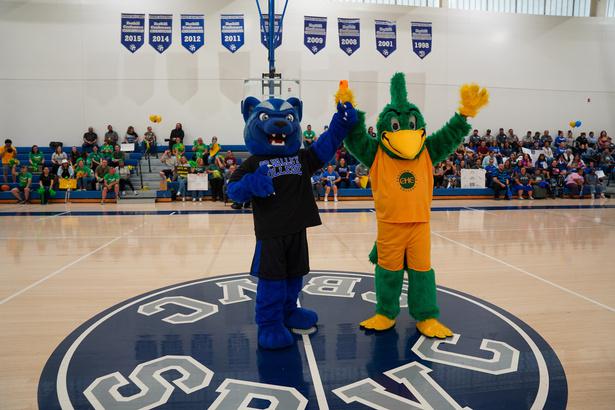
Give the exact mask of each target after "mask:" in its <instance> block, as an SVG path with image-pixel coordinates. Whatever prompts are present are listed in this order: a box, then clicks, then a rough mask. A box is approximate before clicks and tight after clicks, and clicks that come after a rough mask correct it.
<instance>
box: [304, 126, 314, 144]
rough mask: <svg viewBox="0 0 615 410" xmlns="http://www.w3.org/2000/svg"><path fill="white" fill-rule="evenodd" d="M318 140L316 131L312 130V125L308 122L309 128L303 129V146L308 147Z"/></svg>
mask: <svg viewBox="0 0 615 410" xmlns="http://www.w3.org/2000/svg"><path fill="white" fill-rule="evenodd" d="M315 140H316V133H315V132H314V131H312V126H311V125H310V124H308V126H307V130H305V131H303V146H304V147H305V149H308V148H309V147H310V146H311V145H312V144H313V143H314V141H315Z"/></svg>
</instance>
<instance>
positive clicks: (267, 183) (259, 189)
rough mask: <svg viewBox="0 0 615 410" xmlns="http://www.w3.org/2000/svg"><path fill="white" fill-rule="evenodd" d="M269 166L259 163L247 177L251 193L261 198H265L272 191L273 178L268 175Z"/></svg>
mask: <svg viewBox="0 0 615 410" xmlns="http://www.w3.org/2000/svg"><path fill="white" fill-rule="evenodd" d="M268 173H269V168H268V167H267V165H261V166H260V167H259V168H258V169H257V170H256V171H254V173H252V174H251V175H250V177H249V181H247V182H248V184H249V185H248V186H249V187H250V190H251V191H252V195H254V196H258V197H261V198H266V197H268V196H269V195H271V194H273V193H274V189H273V180H272V179H271V177H270V176H269V174H268Z"/></svg>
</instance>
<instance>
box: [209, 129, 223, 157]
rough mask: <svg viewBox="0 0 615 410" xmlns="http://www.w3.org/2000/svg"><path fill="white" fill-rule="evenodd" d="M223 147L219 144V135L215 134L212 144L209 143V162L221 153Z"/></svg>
mask: <svg viewBox="0 0 615 410" xmlns="http://www.w3.org/2000/svg"><path fill="white" fill-rule="evenodd" d="M221 149H222V147H221V146H220V144H218V137H216V136H215V135H214V136H213V137H211V144H209V146H208V147H207V151H208V152H209V159H208V162H214V161H215V159H216V156H218V154H220V150H221Z"/></svg>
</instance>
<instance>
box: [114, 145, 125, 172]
mask: <svg viewBox="0 0 615 410" xmlns="http://www.w3.org/2000/svg"><path fill="white" fill-rule="evenodd" d="M125 160H126V156H125V155H124V153H123V152H122V150H121V147H120V146H119V145H116V146H115V147H113V154H111V166H112V167H117V166H118V165H120V161H125Z"/></svg>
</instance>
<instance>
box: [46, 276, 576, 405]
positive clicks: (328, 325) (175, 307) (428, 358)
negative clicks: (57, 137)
mask: <svg viewBox="0 0 615 410" xmlns="http://www.w3.org/2000/svg"><path fill="white" fill-rule="evenodd" d="M373 289H374V279H373V275H371V274H364V273H351V272H313V273H311V274H310V275H308V276H306V278H305V284H304V287H303V292H302V295H301V299H300V301H301V303H302V304H303V305H305V306H308V307H312V308H315V309H316V310H317V311H318V313H319V316H320V321H319V328H318V331H317V332H316V333H314V334H312V335H296V338H297V344H296V345H295V346H293V347H291V348H288V349H284V350H280V351H266V350H262V349H260V348H258V345H257V342H256V340H257V339H256V325H255V324H254V318H253V317H254V295H255V291H256V279H255V278H253V277H251V276H249V275H248V274H241V275H234V276H224V277H215V278H208V279H203V280H197V281H193V282H189V283H184V284H179V285H174V286H171V287H168V288H164V289H161V290H157V291H154V292H151V293H148V294H145V295H142V296H138V297H135V298H133V299H130V300H128V301H126V302H124V303H121V304H119V305H117V306H114V307H112V308H110V309H108V310H106V311H104V312H102V313H100V314H99V315H97V316H95V317H94V318H92V319H90V320H89V321H87V322H86V323H84V324H83V325H82V326H80V327H79V328H78V329H77V330H75V331H74V332H73V333H72V334H71V335H70V336H68V337H67V338H66V339H65V340H64V341H63V342H62V343H61V344H60V346H58V348H57V349H56V350H55V352H54V353H53V354H52V356H51V357H50V359H49V360H48V362H47V364H46V366H45V368H44V370H43V373H42V375H41V379H40V382H39V391H38V402H39V408H40V409H43V410H47V409H60V408H63V409H71V408H72V409H91V408H96V409H118V408H121V409H152V408H166V409H177V408H181V409H239V408H241V409H265V408H266V409H279V410H288V409H306V408H307V409H319V408H320V409H325V408H329V409H369V408H372V409H426V408H434V409H438V410H439V409H462V408H472V409H481V408H484V409H491V408H495V407H497V408H500V409H524V408H528V409H529V408H532V409H534V408H535V409H541V408H545V409H564V408H565V407H566V400H567V386H566V377H565V375H564V371H563V369H562V366H561V364H560V362H559V360H558V359H557V356H556V355H555V353H554V352H553V350H552V349H551V348H550V347H549V345H548V344H547V343H546V342H545V341H544V340H543V339H542V338H541V337H540V336H539V335H538V334H537V333H536V332H535V331H533V330H532V329H531V328H530V327H529V326H527V325H526V324H524V323H523V322H521V321H520V320H519V319H517V318H515V317H514V316H512V315H510V314H509V313H507V312H505V311H503V310H501V309H500V308H498V307H495V306H493V305H491V304H489V303H487V302H484V301H481V300H479V299H476V298H474V297H472V296H469V295H466V294H463V293H461V292H457V291H454V290H451V289H446V288H438V300H439V303H440V307H441V310H442V312H443V313H442V319H443V321H444V322H445V323H447V324H448V325H450V326H451V327H452V329H453V330H454V332H455V336H454V337H452V338H449V339H446V340H433V339H427V338H425V337H423V336H421V335H420V334H419V333H418V332H417V331H416V329H415V327H414V322H413V321H412V320H411V319H410V318H409V316H408V314H407V311H406V310H405V309H402V313H401V314H400V316H399V319H398V322H397V325H396V327H395V328H393V329H391V330H389V331H386V332H383V333H370V332H366V331H363V330H360V329H359V326H358V323H359V322H360V321H361V320H363V319H365V318H366V317H369V316H370V315H371V314H373V311H374V303H375V294H374V292H373ZM405 289H406V287H405V285H404V290H405ZM405 299H406V295H405V294H404V295H402V306H404V307H405Z"/></svg>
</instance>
